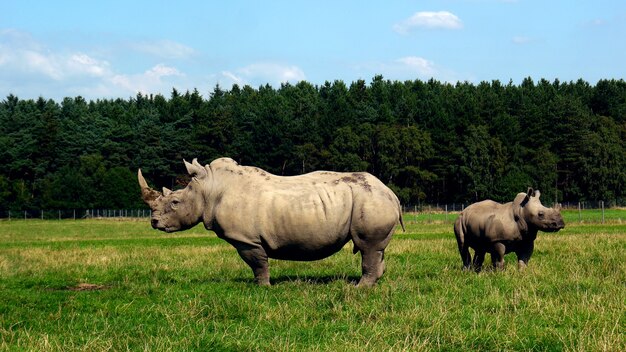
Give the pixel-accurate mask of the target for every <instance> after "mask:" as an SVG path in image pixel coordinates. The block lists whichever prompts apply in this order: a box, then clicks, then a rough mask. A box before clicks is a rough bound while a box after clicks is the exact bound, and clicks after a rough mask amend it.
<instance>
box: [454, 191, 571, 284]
mask: <svg viewBox="0 0 626 352" xmlns="http://www.w3.org/2000/svg"><path fill="white" fill-rule="evenodd" d="M540 196H541V193H540V192H539V191H538V190H536V191H533V189H532V188H529V189H528V192H527V193H518V194H517V196H516V197H515V199H514V200H513V202H509V203H506V204H500V203H496V202H494V201H491V200H484V201H482V202H478V203H474V204H472V205H470V206H468V207H467V208H465V210H463V211H462V212H461V214H460V215H459V217H458V218H457V220H456V222H455V223H454V234H455V235H456V241H457V244H458V246H459V252H460V253H461V260H462V261H463V269H466V270H467V269H470V267H471V266H472V256H471V255H470V252H469V248H472V249H473V250H474V262H473V266H474V270H475V271H476V272H479V271H480V270H481V269H482V265H483V261H484V259H485V254H486V253H487V252H489V253H490V254H491V261H492V264H493V266H494V268H496V269H503V268H504V255H505V254H506V253H510V252H515V254H516V255H517V260H518V261H517V265H518V268H519V269H524V268H525V267H526V265H528V261H529V260H530V256H531V255H532V254H533V248H534V241H535V239H536V238H537V231H539V230H541V231H544V232H556V231H559V230H560V229H562V228H564V227H565V223H564V222H563V217H562V216H561V212H560V210H559V209H558V208H556V209H555V208H546V207H544V206H543V205H542V204H541V201H540V200H539V197H540Z"/></svg>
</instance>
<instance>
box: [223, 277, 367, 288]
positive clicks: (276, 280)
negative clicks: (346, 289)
mask: <svg viewBox="0 0 626 352" xmlns="http://www.w3.org/2000/svg"><path fill="white" fill-rule="evenodd" d="M360 278H361V277H360V276H346V275H322V276H311V275H278V276H275V277H271V278H270V283H271V284H272V286H273V285H280V284H283V283H304V284H313V285H328V284H330V283H333V282H337V281H343V282H345V283H347V284H351V285H356V284H357V283H358V282H359V279H360ZM233 281H236V282H245V283H250V284H251V285H254V284H255V283H254V279H253V278H236V279H234V280H233Z"/></svg>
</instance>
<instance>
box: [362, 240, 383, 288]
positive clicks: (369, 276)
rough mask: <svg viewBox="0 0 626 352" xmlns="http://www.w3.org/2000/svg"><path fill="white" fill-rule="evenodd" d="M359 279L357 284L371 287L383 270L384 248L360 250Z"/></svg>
mask: <svg viewBox="0 0 626 352" xmlns="http://www.w3.org/2000/svg"><path fill="white" fill-rule="evenodd" d="M361 261H362V262H361V269H362V272H363V273H362V275H361V280H359V283H358V284H357V286H359V287H371V286H374V284H376V281H378V279H379V278H380V277H381V276H383V273H384V272H385V250H384V249H383V250H361Z"/></svg>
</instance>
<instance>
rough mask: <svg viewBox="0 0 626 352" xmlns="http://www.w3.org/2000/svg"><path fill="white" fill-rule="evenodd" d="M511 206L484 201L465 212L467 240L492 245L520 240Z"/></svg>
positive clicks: (463, 214) (464, 223)
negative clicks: (493, 243) (492, 243)
mask: <svg viewBox="0 0 626 352" xmlns="http://www.w3.org/2000/svg"><path fill="white" fill-rule="evenodd" d="M511 204H512V203H506V204H500V203H497V202H494V201H491V200H484V201H481V202H478V203H474V204H472V205H470V206H469V207H467V208H466V209H465V210H463V212H462V217H463V226H464V228H465V237H466V240H469V242H470V243H472V242H485V243H490V242H497V241H511V240H516V239H519V237H520V235H519V229H518V227H517V223H516V222H515V220H514V217H513V212H512V209H511Z"/></svg>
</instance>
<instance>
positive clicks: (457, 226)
mask: <svg viewBox="0 0 626 352" xmlns="http://www.w3.org/2000/svg"><path fill="white" fill-rule="evenodd" d="M461 220H462V219H461V216H459V218H458V219H457V221H456V222H455V223H454V235H455V237H456V243H457V245H458V246H459V253H460V254H461V261H462V262H463V270H469V269H470V266H471V264H472V255H471V254H470V252H469V246H468V245H467V243H465V235H464V233H463V226H462V223H461Z"/></svg>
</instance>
